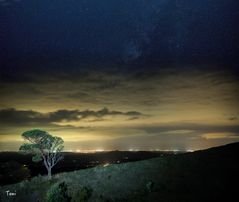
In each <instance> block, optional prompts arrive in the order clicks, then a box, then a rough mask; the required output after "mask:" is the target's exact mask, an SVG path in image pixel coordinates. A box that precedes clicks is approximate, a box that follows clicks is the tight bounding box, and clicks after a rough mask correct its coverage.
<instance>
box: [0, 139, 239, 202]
mask: <svg viewBox="0 0 239 202" xmlns="http://www.w3.org/2000/svg"><path fill="white" fill-rule="evenodd" d="M238 157H239V143H234V144H229V145H226V146H221V147H216V148H212V149H208V150H204V151H197V152H193V153H185V154H178V155H171V156H163V157H159V158H154V159H150V160H144V161H138V162H130V163H124V164H114V165H108V166H106V165H105V167H104V166H98V167H95V168H90V169H85V170H79V171H75V172H69V173H60V174H57V175H55V176H54V179H53V180H51V181H47V180H46V179H45V178H44V177H35V178H33V179H32V180H31V181H29V182H28V181H25V182H21V183H18V184H15V185H9V186H5V187H1V199H2V201H37V200H39V201H45V200H46V192H47V191H48V190H49V189H50V187H51V186H53V184H55V183H57V182H63V181H64V182H65V183H66V184H67V187H68V195H69V196H70V197H71V198H72V201H84V200H83V199H82V197H81V196H80V194H82V193H83V192H79V190H80V189H81V188H82V187H87V188H88V189H89V190H92V192H91V195H89V196H90V198H89V199H88V201H94V202H95V201H157V202H158V201H160V202H169V201H170V202H174V201H182V202H187V201H189V202H192V201H200V202H202V201H203V202H205V201H219V200H220V201H222V200H223V201H231V200H230V198H232V197H233V196H235V197H237V191H238V190H237V188H238V186H237V183H238V182H239V177H238V171H239V164H238V160H239V158H238ZM6 190H16V194H17V196H16V197H9V196H8V197H7V196H6V194H5V192H4V191H6Z"/></svg>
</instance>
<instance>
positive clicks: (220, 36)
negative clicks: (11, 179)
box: [0, 0, 239, 151]
mask: <svg viewBox="0 0 239 202" xmlns="http://www.w3.org/2000/svg"><path fill="white" fill-rule="evenodd" d="M237 4H238V3H237V1H236V0H201V1H197V0H147V1H146V0H130V1H125V0H101V1H99V0H80V1H79V0H68V1H66V0H51V1H48V0H35V1H32V0H0V150H1V151H15V150H18V148H19V146H20V144H21V143H22V141H23V140H22V139H21V133H22V132H24V131H26V130H29V129H32V128H40V129H43V130H46V131H48V132H49V133H50V134H52V135H56V136H60V137H62V138H63V139H64V140H65V150H67V151H102V150H198V149H205V148H209V147H213V146H218V145H223V144H227V143H231V142H237V141H239V107H238V103H239V59H238V58H239V45H238V44H239V37H238V36H239V28H238V24H239V12H238V10H239V6H238V5H237Z"/></svg>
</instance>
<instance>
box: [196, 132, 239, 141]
mask: <svg viewBox="0 0 239 202" xmlns="http://www.w3.org/2000/svg"><path fill="white" fill-rule="evenodd" d="M201 137H202V138H205V139H207V140H208V139H234V138H236V139H239V135H237V134H235V133H228V132H227V133H223V132H221V133H205V134H203V135H202V136H201Z"/></svg>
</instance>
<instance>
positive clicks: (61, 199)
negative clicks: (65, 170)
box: [46, 182, 71, 202]
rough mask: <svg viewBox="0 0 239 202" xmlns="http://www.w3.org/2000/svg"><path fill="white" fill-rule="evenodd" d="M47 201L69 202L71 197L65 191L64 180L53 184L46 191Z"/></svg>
mask: <svg viewBox="0 0 239 202" xmlns="http://www.w3.org/2000/svg"><path fill="white" fill-rule="evenodd" d="M46 197H47V201H48V202H69V201H71V197H69V196H68V193H67V185H66V183H65V182H62V183H60V184H59V183H56V184H54V185H53V186H52V187H51V188H50V190H49V191H48V192H47V196H46Z"/></svg>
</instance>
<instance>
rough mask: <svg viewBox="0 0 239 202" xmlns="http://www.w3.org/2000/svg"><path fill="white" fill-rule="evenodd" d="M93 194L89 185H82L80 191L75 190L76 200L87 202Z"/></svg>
mask: <svg viewBox="0 0 239 202" xmlns="http://www.w3.org/2000/svg"><path fill="white" fill-rule="evenodd" d="M91 194H92V189H91V188H89V187H85V186H84V187H81V188H80V189H79V190H78V191H76V192H75V195H74V200H73V201H74V202H85V201H87V200H88V199H89V198H90V196H91Z"/></svg>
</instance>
